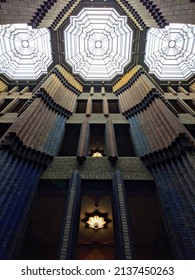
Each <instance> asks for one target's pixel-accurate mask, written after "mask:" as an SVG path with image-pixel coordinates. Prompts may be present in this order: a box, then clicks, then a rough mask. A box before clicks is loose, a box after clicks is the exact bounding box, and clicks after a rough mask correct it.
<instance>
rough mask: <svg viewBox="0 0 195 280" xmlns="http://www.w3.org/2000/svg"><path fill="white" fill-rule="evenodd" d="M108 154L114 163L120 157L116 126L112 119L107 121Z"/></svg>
mask: <svg viewBox="0 0 195 280" xmlns="http://www.w3.org/2000/svg"><path fill="white" fill-rule="evenodd" d="M105 136H106V141H105V142H106V154H107V157H108V159H109V160H110V161H112V162H113V163H114V162H115V161H116V160H117V159H118V152H117V146H116V138H115V131H114V126H113V123H112V120H111V119H108V121H107V123H106V135H105Z"/></svg>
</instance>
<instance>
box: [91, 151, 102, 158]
mask: <svg viewBox="0 0 195 280" xmlns="http://www.w3.org/2000/svg"><path fill="white" fill-rule="evenodd" d="M92 157H103V155H102V153H100V152H94V153H93V155H92Z"/></svg>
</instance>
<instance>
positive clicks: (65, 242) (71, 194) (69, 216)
mask: <svg viewBox="0 0 195 280" xmlns="http://www.w3.org/2000/svg"><path fill="white" fill-rule="evenodd" d="M80 189H81V179H80V175H79V172H78V170H74V171H73V173H72V176H71V178H70V182H69V190H68V195H67V199H66V203H65V209H64V219H63V228H62V235H61V244H60V249H59V251H60V252H59V259H61V260H71V259H74V258H75V252H76V244H77V235H78V229H79V218H80Z"/></svg>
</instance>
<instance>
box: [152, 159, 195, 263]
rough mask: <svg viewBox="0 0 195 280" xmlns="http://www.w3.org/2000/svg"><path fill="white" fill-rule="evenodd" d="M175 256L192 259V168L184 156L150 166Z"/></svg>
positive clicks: (194, 237) (194, 206) (194, 254)
mask: <svg viewBox="0 0 195 280" xmlns="http://www.w3.org/2000/svg"><path fill="white" fill-rule="evenodd" d="M151 171H152V173H153V175H154V178H155V181H156V185H157V192H158V195H159V198H160V203H161V209H162V213H163V218H164V221H165V225H166V228H167V232H168V236H169V238H170V244H172V246H173V249H174V252H175V256H176V258H177V259H194V258H195V190H194V186H195V170H194V169H193V167H192V166H191V164H190V162H189V161H188V159H187V157H186V156H185V155H184V156H180V157H178V158H177V159H173V160H170V161H169V162H164V163H162V164H160V165H156V166H153V167H151Z"/></svg>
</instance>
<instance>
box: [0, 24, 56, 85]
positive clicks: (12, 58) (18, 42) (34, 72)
mask: <svg viewBox="0 0 195 280" xmlns="http://www.w3.org/2000/svg"><path fill="white" fill-rule="evenodd" d="M52 61H53V60H52V54H51V42H50V31H49V29H47V28H39V29H33V28H32V27H31V26H28V25H27V24H11V25H10V24H6V25H0V73H2V74H5V75H6V76H7V77H9V78H11V79H13V80H35V79H38V78H39V77H40V76H41V74H46V73H47V72H48V71H47V69H48V67H49V65H50V64H51V63H52Z"/></svg>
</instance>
